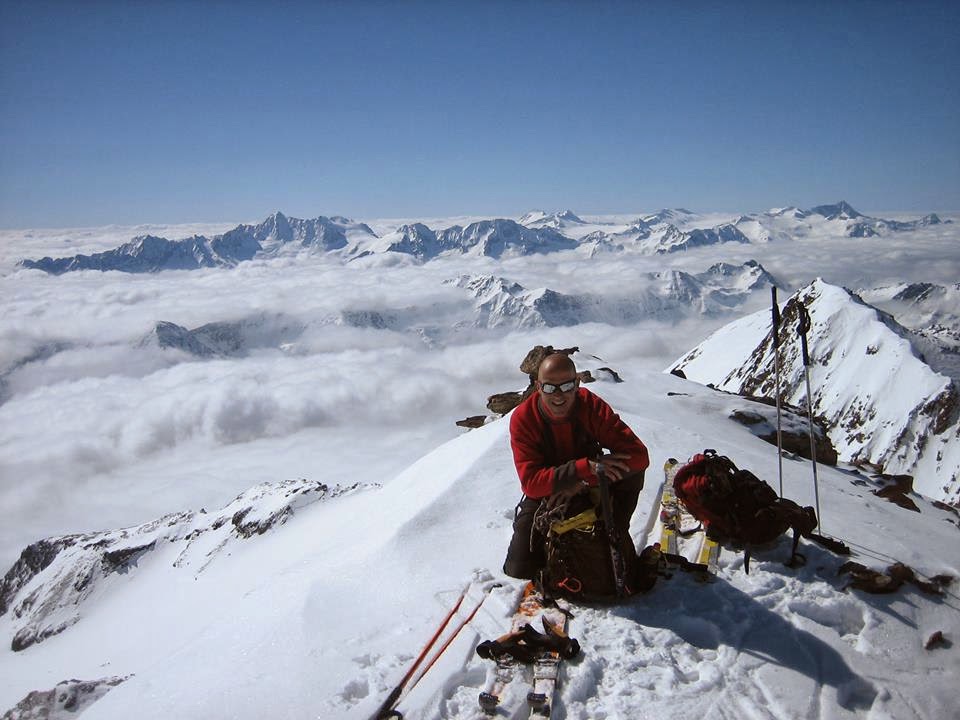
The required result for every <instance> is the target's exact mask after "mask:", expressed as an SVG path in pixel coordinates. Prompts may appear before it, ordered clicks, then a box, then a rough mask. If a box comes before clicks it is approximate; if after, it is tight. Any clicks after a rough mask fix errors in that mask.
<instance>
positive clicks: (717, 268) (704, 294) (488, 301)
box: [449, 260, 776, 328]
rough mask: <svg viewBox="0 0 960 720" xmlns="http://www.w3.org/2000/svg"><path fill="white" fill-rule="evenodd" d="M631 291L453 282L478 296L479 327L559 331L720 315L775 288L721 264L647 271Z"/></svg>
mask: <svg viewBox="0 0 960 720" xmlns="http://www.w3.org/2000/svg"><path fill="white" fill-rule="evenodd" d="M633 280H634V283H633V284H634V287H635V289H634V290H633V291H632V292H631V293H629V294H628V293H621V294H614V295H594V294H589V293H583V294H576V295H573V294H565V293H561V292H557V291H555V290H552V289H550V288H535V289H527V288H524V287H523V286H521V285H520V284H518V283H515V282H511V281H509V280H506V279H504V278H502V277H495V276H493V275H461V276H460V277H458V278H456V279H455V280H450V281H449V283H450V284H453V285H456V286H457V287H460V288H463V289H465V290H467V291H468V292H469V293H470V294H471V295H473V296H474V297H475V298H476V303H475V308H476V311H477V317H476V320H475V323H474V324H475V325H477V326H480V327H491V328H493V327H504V326H509V327H520V328H525V327H560V326H567V325H578V324H580V323H587V322H603V323H608V324H611V325H625V324H629V323H634V322H637V321H638V320H640V319H643V318H647V319H652V318H656V319H676V318H677V317H679V316H683V315H685V314H688V313H699V314H704V315H710V314H720V313H723V312H726V311H729V310H730V309H731V308H733V307H736V306H738V305H740V304H742V303H743V302H744V301H746V300H747V298H748V297H749V296H750V295H751V293H753V292H754V291H756V290H758V289H763V288H768V287H770V286H771V285H775V284H776V282H775V281H774V279H773V277H772V276H771V275H770V274H769V273H768V272H767V271H766V270H765V269H764V268H763V266H761V265H760V264H759V263H757V262H755V261H753V260H750V261H747V262H746V263H744V264H743V265H740V266H734V265H730V264H727V263H717V264H716V265H713V266H711V267H710V268H708V269H707V270H706V271H704V272H702V273H698V274H695V275H694V274H690V273H687V272H683V271H679V270H667V271H663V272H657V273H646V274H644V275H642V276H638V277H636V278H634V279H633Z"/></svg>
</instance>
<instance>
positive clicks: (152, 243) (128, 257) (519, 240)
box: [19, 201, 950, 274]
mask: <svg viewBox="0 0 960 720" xmlns="http://www.w3.org/2000/svg"><path fill="white" fill-rule="evenodd" d="M716 219H717V218H716V217H715V218H714V221H715V220H716ZM708 222H709V217H703V216H699V215H697V214H696V213H692V212H690V211H689V210H685V209H682V208H680V209H674V210H661V211H660V212H658V213H654V214H652V215H646V216H644V217H642V218H637V219H635V220H633V221H632V222H629V223H627V224H621V225H619V226H614V227H610V224H603V223H601V224H590V223H587V222H585V221H584V220H582V219H581V218H579V217H578V216H576V215H575V214H573V213H572V212H571V211H569V210H565V211H562V212H557V213H551V214H547V213H545V212H543V211H539V210H537V211H532V212H529V213H527V214H526V215H524V216H523V217H521V218H520V222H515V221H513V220H508V219H504V218H496V219H492V220H481V221H477V222H474V223H470V224H469V225H467V226H466V227H462V226H460V225H453V226H451V227H448V228H446V229H444V230H440V231H435V230H433V229H431V228H430V227H428V226H427V225H425V224H424V223H419V222H414V223H406V224H403V225H401V226H400V227H397V228H396V229H394V230H392V231H390V232H388V233H385V234H384V236H383V237H378V236H377V235H376V233H374V232H373V230H371V228H370V227H369V226H368V225H367V224H365V223H362V222H355V221H352V220H349V219H347V218H343V217H339V216H334V217H331V218H328V217H324V216H320V217H318V218H315V219H312V220H301V219H297V218H291V217H287V216H285V215H283V213H280V212H276V213H274V214H272V215H271V216H270V217H268V218H267V219H266V220H264V221H263V222H261V223H259V224H258V225H238V226H237V227H236V228H234V229H233V230H230V231H228V232H226V233H223V234H222V235H217V236H215V237H213V238H206V237H203V236H199V235H197V236H193V237H190V238H187V239H185V240H167V239H166V238H160V237H155V236H151V235H144V236H138V237H135V238H134V239H133V240H131V241H130V242H128V243H124V244H123V245H121V246H120V247H118V248H115V249H113V250H109V251H106V252H101V253H93V254H91V255H74V256H72V257H61V258H57V259H54V258H51V257H45V258H42V259H40V260H21V261H20V263H19V264H20V265H21V266H22V267H26V268H33V269H39V270H43V271H45V272H48V273H51V274H61V273H64V272H70V271H72V270H120V271H123V272H131V273H140V272H157V271H159V270H192V269H196V268H202V267H234V266H236V265H237V264H238V263H241V262H244V261H247V260H250V259H252V258H254V257H270V256H274V255H278V254H289V253H294V254H298V253H303V252H305V251H309V252H319V253H329V254H334V255H337V256H342V259H344V260H346V261H353V260H357V259H360V258H366V257H370V256H371V255H374V256H376V255H385V254H387V253H394V254H399V255H406V256H409V257H411V258H415V259H416V261H418V262H420V263H422V262H425V261H428V260H432V259H434V258H436V257H438V256H439V255H441V254H443V253H445V252H448V251H450V252H452V253H454V254H463V255H467V256H486V257H492V258H501V257H514V256H523V255H532V254H545V253H552V252H558V251H563V250H574V249H577V250H579V251H580V252H582V253H583V254H585V255H586V256H588V257H593V256H595V255H597V254H606V253H620V252H638V253H641V254H647V255H664V254H667V253H675V252H680V251H686V250H691V249H695V248H704V247H710V246H713V245H720V244H723V243H740V244H750V243H754V244H766V243H769V242H771V241H774V240H776V241H787V240H793V239H801V238H804V237H808V236H816V237H819V236H836V237H856V238H869V237H875V236H878V235H884V234H887V233H891V232H907V231H913V230H917V229H919V228H923V227H927V226H930V225H937V224H940V223H941V222H942V221H941V220H940V218H939V217H937V216H936V215H934V214H930V215H927V216H925V217H923V218H921V219H919V220H914V221H909V222H903V221H895V220H883V219H878V218H870V217H866V216H864V215H862V214H861V213H859V212H858V211H856V210H855V209H854V208H853V207H851V206H850V204H849V203H847V202H845V201H841V202H839V203H835V204H833V205H820V206H817V207H815V208H812V209H810V210H806V211H803V210H798V209H796V208H784V209H775V210H771V211H769V212H766V213H759V214H747V215H740V216H739V217H737V218H735V219H734V220H732V221H725V222H721V223H719V224H712V225H711V224H708ZM946 222H950V221H949V220H948V221H946ZM394 257H396V256H394Z"/></svg>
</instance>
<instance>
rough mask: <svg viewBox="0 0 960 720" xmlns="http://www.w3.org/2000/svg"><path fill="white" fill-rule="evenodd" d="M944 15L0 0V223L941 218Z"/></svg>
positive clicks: (951, 189) (949, 31) (946, 196)
mask: <svg viewBox="0 0 960 720" xmlns="http://www.w3.org/2000/svg"><path fill="white" fill-rule="evenodd" d="M837 6H839V7H837ZM957 27H960V3H956V2H944V3H930V2H908V3H895V2H844V3H818V2H802V3H801V2H798V3H782V4H779V3H720V2H715V3H699V2H688V3H665V2H663V3H661V2H650V3H645V2H632V3H618V2H593V3H588V2H583V3H577V2H550V3H543V2H523V1H519V2H485V3H466V2H443V3H441V2H407V3H400V2H362V1H361V2H345V3H338V2H322V3H297V2H286V3H284V2H281V3H266V2H207V3H204V2H195V3H181V2H142V1H134V2H97V1H96V0H93V1H91V2H84V3H67V2H58V3H44V2H30V3H18V2H4V3H3V4H2V5H0V103H2V104H0V109H2V113H0V226H2V227H8V228H9V227H30V226H44V227H54V226H71V225H74V226H76V225H98V224H106V223H140V222H192V221H219V220H225V221H233V220H237V221H240V220H253V219H258V218H261V217H263V216H265V215H266V214H267V213H268V212H269V211H271V210H274V209H280V210H282V211H284V212H286V213H288V214H291V215H294V216H297V217H315V216H317V215H321V214H324V215H330V214H341V215H349V216H354V217H416V216H424V217H425V216H437V215H455V214H462V213H470V214H493V213H496V214H503V215H518V214H520V213H522V212H524V211H526V210H529V209H531V208H535V207H536V208H543V209H546V210H553V209H561V208H566V207H570V208H571V209H573V210H574V211H576V212H579V213H584V214H592V213H618V212H633V211H639V210H655V209H658V208H660V207H676V206H683V207H688V208H690V209H692V210H699V211H711V210H733V211H750V210H763V209H767V208H769V207H773V206H782V205H798V206H801V207H809V206H812V205H816V204H821V203H825V202H832V201H835V200H839V199H841V198H842V199H846V200H848V201H850V202H851V203H852V204H853V205H854V206H855V207H857V208H858V209H860V210H862V211H871V210H902V211H917V212H920V211H924V212H926V211H931V210H932V211H938V210H939V211H944V210H947V211H949V210H960V82H958V77H960V43H958V41H957V36H956V29H957Z"/></svg>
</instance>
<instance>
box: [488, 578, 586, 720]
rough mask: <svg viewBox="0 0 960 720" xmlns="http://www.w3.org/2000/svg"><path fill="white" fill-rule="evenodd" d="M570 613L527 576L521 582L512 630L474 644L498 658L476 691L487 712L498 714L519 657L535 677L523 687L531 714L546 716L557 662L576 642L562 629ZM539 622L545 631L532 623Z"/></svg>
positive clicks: (576, 649) (575, 651) (575, 649)
mask: <svg viewBox="0 0 960 720" xmlns="http://www.w3.org/2000/svg"><path fill="white" fill-rule="evenodd" d="M568 615H569V613H568V612H567V611H566V610H564V609H563V608H561V607H560V606H558V605H556V604H555V603H552V602H550V601H546V600H545V599H544V597H543V595H542V594H541V592H540V591H539V590H538V589H537V588H536V586H535V585H534V584H533V583H532V582H529V583H527V585H526V586H525V587H524V588H523V591H522V593H521V596H520V600H519V603H518V605H517V610H516V612H515V613H514V616H513V619H512V620H511V625H510V632H508V633H507V634H506V635H503V636H501V637H499V638H497V639H496V640H487V641H484V642H482V643H480V644H479V645H478V646H477V654H478V655H480V657H483V658H488V659H491V660H494V661H495V662H496V667H495V669H494V671H493V675H492V677H491V680H490V682H489V684H488V687H487V689H486V690H484V691H483V692H481V693H480V695H479V697H478V702H479V705H480V709H481V710H482V711H483V712H484V713H485V714H486V715H489V716H493V715H496V714H497V710H498V708H500V707H501V703H502V701H503V699H504V697H505V695H506V693H507V690H508V688H509V686H510V685H511V683H512V682H513V681H514V678H515V676H516V674H517V672H516V666H517V665H518V664H520V663H525V664H532V665H533V682H532V685H531V689H530V691H529V692H528V693H527V705H528V707H529V710H530V716H531V717H535V718H543V717H550V708H551V706H552V704H553V696H554V692H555V690H556V687H557V683H558V679H559V674H560V663H561V661H562V660H563V659H565V658H571V657H575V656H576V655H577V654H578V653H579V652H580V645H579V643H577V641H576V640H573V639H572V638H570V637H568V636H567V634H566V622H567V617H568ZM538 626H542V627H543V632H540V631H539V630H537V629H536V627H538Z"/></svg>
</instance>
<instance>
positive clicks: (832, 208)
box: [808, 200, 863, 220]
mask: <svg viewBox="0 0 960 720" xmlns="http://www.w3.org/2000/svg"><path fill="white" fill-rule="evenodd" d="M808 214H810V215H823V217H825V218H826V219H827V220H854V219H856V218H859V217H863V215H862V214H861V213H859V212H857V211H856V210H854V209H853V207H852V206H851V205H850V203H848V202H847V201H846V200H841V201H840V202H838V203H835V204H833V205H818V206H817V207H815V208H810V210H809V211H808Z"/></svg>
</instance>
